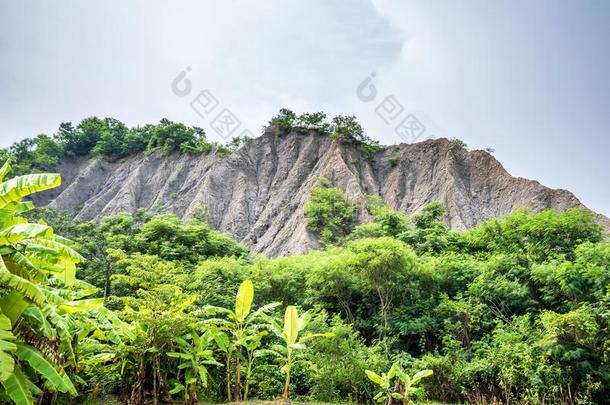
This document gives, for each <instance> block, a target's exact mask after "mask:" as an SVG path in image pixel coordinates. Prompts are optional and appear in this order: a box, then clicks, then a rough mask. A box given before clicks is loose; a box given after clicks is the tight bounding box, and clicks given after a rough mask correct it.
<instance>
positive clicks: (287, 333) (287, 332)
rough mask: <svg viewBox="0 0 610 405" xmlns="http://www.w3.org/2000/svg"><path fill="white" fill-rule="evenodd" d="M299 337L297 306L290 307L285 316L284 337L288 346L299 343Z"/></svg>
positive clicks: (287, 308)
mask: <svg viewBox="0 0 610 405" xmlns="http://www.w3.org/2000/svg"><path fill="white" fill-rule="evenodd" d="M298 335H299V315H298V313H297V309H296V307H295V306H293V305H288V306H287V307H286V313H285V314H284V337H285V339H286V343H287V344H288V346H292V345H294V344H295V343H296V342H297V338H298Z"/></svg>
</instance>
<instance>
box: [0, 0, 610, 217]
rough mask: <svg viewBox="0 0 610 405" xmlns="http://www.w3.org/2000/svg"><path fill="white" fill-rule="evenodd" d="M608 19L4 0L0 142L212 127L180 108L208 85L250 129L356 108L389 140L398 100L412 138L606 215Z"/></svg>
mask: <svg viewBox="0 0 610 405" xmlns="http://www.w3.org/2000/svg"><path fill="white" fill-rule="evenodd" d="M608 21H610V2H609V1H604V0H598V1H594V0H589V1H559V0H549V1H542V0H537V1H535V2H531V1H515V0H510V1H493V2H490V1H484V0H481V1H475V0H472V1H455V0H453V1H449V0H446V1H430V0H426V1H423V0H422V1H418V2H412V1H400V0H396V1H389V0H388V1H384V0H374V1H327V0H326V1H324V0H320V1H311V0H308V1H299V2H297V1H287V0H277V1H220V0H219V1H214V2H213V1H193V2H181V1H103V2H102V1H98V2H93V1H80V0H79V1H76V0H75V1H56V2H49V1H6V0H2V1H0V55H1V58H2V60H1V63H0V136H1V141H0V146H2V147H4V146H8V145H10V144H11V143H12V142H14V141H16V140H20V139H22V138H24V137H30V136H34V135H36V134H39V133H47V134H52V133H53V132H55V130H56V129H57V126H58V124H59V123H60V122H63V121H73V122H78V121H79V120H80V119H82V118H84V117H87V116H92V115H96V116H112V117H115V118H118V119H120V120H122V121H124V122H125V123H127V124H128V125H137V124H144V123H155V122H158V121H159V119H161V118H163V117H166V118H169V119H171V120H176V121H181V122H185V123H187V124H190V125H197V126H200V127H203V128H205V129H206V131H207V132H208V135H209V137H210V138H212V139H216V140H220V139H221V138H220V137H219V136H218V135H217V134H215V133H214V131H213V129H212V128H211V127H210V120H211V119H212V118H213V117H212V116H211V115H210V116H207V115H204V114H202V115H201V116H199V115H198V114H196V113H195V112H194V111H193V110H192V109H191V107H190V102H191V101H192V100H193V99H194V98H195V97H197V96H198V95H199V93H200V91H202V90H205V89H208V90H209V92H210V93H209V94H212V95H213V96H214V97H215V99H216V100H217V101H218V105H219V107H218V109H217V110H216V111H219V110H220V109H221V108H227V109H229V110H230V111H232V112H233V114H234V115H235V116H236V117H237V118H238V119H239V120H240V121H241V122H242V125H241V127H240V129H239V131H240V132H241V130H242V129H249V130H250V131H251V132H252V133H253V134H255V135H258V134H259V133H260V128H261V126H262V125H263V124H265V123H266V122H267V121H268V120H269V118H270V117H271V116H273V115H274V114H275V113H276V112H277V110H278V109H279V108H280V107H289V108H292V109H294V110H295V111H297V112H303V111H319V110H324V111H326V112H327V113H328V114H329V115H334V114H354V115H356V116H357V117H358V119H359V121H360V122H361V123H362V124H363V126H364V127H365V129H366V131H367V133H368V135H369V136H371V137H373V138H375V139H378V140H380V141H381V142H382V143H384V144H394V143H399V142H402V141H403V140H402V138H401V137H400V136H398V135H397V134H396V133H395V131H394V129H395V126H396V125H395V124H396V123H397V122H399V121H400V120H402V118H403V117H406V116H408V115H409V114H410V115H412V116H413V117H415V118H416V119H417V120H418V121H419V122H420V123H421V124H422V125H423V126H424V127H425V132H424V133H423V135H422V138H420V139H423V137H440V136H444V137H448V138H460V139H462V140H464V141H465V142H466V143H467V144H468V145H469V147H470V148H487V147H489V148H494V149H495V150H496V152H495V156H496V157H497V158H498V159H499V160H500V161H501V162H502V163H503V165H504V167H505V168H506V169H507V170H508V171H509V172H510V173H511V174H513V175H516V176H522V177H527V178H531V179H535V180H538V181H540V182H541V183H543V184H545V185H547V186H550V187H553V188H565V189H568V190H570V191H572V192H574V193H575V194H576V196H577V197H579V198H580V199H581V201H583V203H585V204H586V205H587V206H589V207H590V208H592V209H594V210H596V211H598V212H602V213H604V214H606V215H610V181H609V180H608V179H609V176H610V169H609V168H610V163H609V158H610V156H609V151H610V24H609V23H608ZM187 67H188V68H189V69H190V71H188V72H187V75H186V79H188V80H189V82H190V84H191V91H190V92H188V94H186V95H184V96H179V95H177V94H176V92H175V91H172V81H173V80H174V79H175V78H176V77H177V76H178V75H179V74H180V73H181V72H182V71H185V69H187ZM372 73H373V74H374V77H372V76H371V74H372ZM367 77H372V81H370V82H367V83H365V85H363V86H361V91H360V93H358V92H357V88H358V86H359V85H360V84H361V83H362V82H363V80H365V79H366V78H367ZM369 85H370V86H369ZM184 86H185V82H184V81H180V82H179V87H178V88H179V89H181V90H183V89H185V87H184ZM371 86H373V87H371ZM373 88H374V90H375V94H374V95H375V97H374V98H373V99H372V100H370V101H366V100H368V99H370V98H371V97H372V93H371V90H372V89H373ZM363 91H364V93H365V97H363V96H362V94H364V93H363ZM184 92H186V91H184ZM184 92H183V93H184ZM357 94H360V97H358V95H357ZM369 96H370V97H369ZM391 96H393V97H394V98H392V99H391V100H393V101H394V103H392V104H391V105H393V106H394V110H393V112H389V113H387V114H389V115H390V117H389V118H388V115H387V114H386V115H385V116H384V117H385V119H386V121H388V122H389V123H386V122H384V120H383V119H382V117H380V116H379V115H378V114H377V113H376V108H377V107H378V106H379V104H381V103H383V102H384V100H386V97H391ZM387 102H388V101H386V104H383V106H385V107H386V110H385V111H386V112H387V111H388V110H389V109H390V108H389V107H388V106H389V104H387ZM396 102H398V103H400V106H402V107H398V104H396ZM398 112H400V114H397V113H398ZM395 117H396V118H395ZM394 118H395V120H398V121H395V120H393V119H394Z"/></svg>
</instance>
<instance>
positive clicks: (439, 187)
mask: <svg viewBox="0 0 610 405" xmlns="http://www.w3.org/2000/svg"><path fill="white" fill-rule="evenodd" d="M393 149H398V150H399V157H398V160H397V161H396V163H395V164H394V165H392V164H391V163H390V160H391V159H390V154H391V152H392V150H393ZM57 171H59V172H60V173H61V174H62V177H63V184H62V187H61V188H60V189H58V190H51V191H48V192H45V193H43V194H42V195H40V197H38V198H37V199H36V201H35V202H37V203H38V204H39V205H45V204H48V205H49V206H50V207H53V208H56V209H60V210H64V211H67V212H69V213H72V214H74V215H76V217H77V218H79V219H87V220H88V219H95V220H98V219H100V218H101V217H103V216H106V215H112V214H116V213H119V212H130V213H132V212H134V211H135V210H136V209H138V208H147V209H151V210H155V211H160V212H173V213H175V214H177V215H178V216H180V217H183V218H189V217H191V216H193V215H194V213H195V210H196V208H197V207H199V206H201V205H204V204H205V205H207V207H208V216H209V222H210V225H211V226H213V227H214V228H216V229H219V230H221V231H224V232H227V233H229V234H230V235H232V236H233V237H234V238H235V239H236V240H238V241H241V242H243V243H245V244H246V245H248V246H249V247H250V248H251V249H252V250H253V251H254V252H259V253H263V254H266V255H269V256H279V255H285V254H293V253H302V252H305V251H307V250H308V249H310V248H315V247H317V242H316V239H315V237H314V236H313V235H311V234H310V233H308V232H307V230H306V226H305V225H306V224H305V220H304V216H303V205H304V204H305V203H306V202H307V200H308V195H309V194H308V193H309V189H310V188H311V187H313V186H314V185H315V182H316V179H317V178H318V177H320V176H324V177H327V178H328V179H330V180H331V182H332V184H333V185H335V186H337V187H340V188H342V189H343V190H345V192H346V196H347V198H348V199H349V200H351V201H352V202H355V203H358V204H360V205H362V206H364V198H363V195H364V194H379V195H381V196H382V197H383V199H384V200H385V201H386V203H387V204H388V205H389V206H390V207H392V208H394V209H397V210H399V211H401V212H403V213H405V214H413V213H416V212H417V211H418V210H420V209H421V208H422V206H423V205H425V204H426V203H428V202H430V201H433V200H440V201H442V202H443V203H444V205H445V208H446V210H447V216H446V221H447V223H448V225H449V226H450V227H452V228H454V229H465V228H469V227H472V226H474V225H476V224H477V223H478V222H480V221H481V220H484V219H488V218H491V217H501V216H503V215H505V214H507V213H509V212H511V211H512V210H513V209H515V208H517V207H520V206H529V207H531V208H533V209H534V210H536V211H538V210H542V209H545V208H555V209H557V210H560V211H563V210H566V209H568V208H571V207H583V205H582V204H581V203H580V201H579V200H578V199H577V198H576V197H575V196H574V195H573V194H571V193H570V192H568V191H565V190H552V189H549V188H547V187H544V186H542V185H541V184H539V183H538V182H536V181H532V180H527V179H523V178H515V177H512V176H511V175H510V174H508V173H507V172H506V171H505V170H504V168H503V167H502V165H501V164H500V163H499V162H498V161H497V160H496V159H495V158H494V157H493V156H491V155H490V154H488V153H487V152H484V151H471V152H469V151H466V150H464V149H461V148H459V147H457V146H456V145H454V144H453V143H452V142H450V141H448V140H446V139H436V140H427V141H424V142H420V143H416V144H401V145H398V146H391V147H386V148H384V149H383V150H382V151H380V152H379V153H377V154H376V155H375V156H374V157H372V158H370V159H367V158H366V157H365V156H364V155H363V154H362V152H361V151H360V150H359V149H357V148H355V147H353V146H351V145H345V144H336V143H334V142H333V141H332V140H331V139H330V138H329V137H328V136H323V135H319V134H315V133H310V134H307V135H302V134H296V133H291V134H288V135H284V136H282V137H277V136H276V135H275V134H274V133H272V132H270V131H269V132H266V133H265V134H263V135H262V136H261V137H259V138H256V139H253V140H251V141H249V142H248V143H247V144H246V145H244V146H242V147H241V148H240V149H239V150H238V151H236V152H235V153H233V154H231V155H230V156H228V157H225V158H220V157H218V156H216V155H215V154H213V153H211V154H208V155H190V154H183V155H180V154H171V155H169V156H164V155H163V154H162V153H161V152H160V151H155V152H153V153H151V154H149V155H147V156H146V155H144V154H141V155H137V156H132V157H129V158H126V159H123V160H120V161H118V162H113V163H107V162H102V161H99V160H88V159H77V160H67V161H64V162H62V164H61V165H60V166H59V167H58V168H57ZM361 212H362V213H361V218H360V221H362V222H364V221H367V220H368V218H367V216H366V213H365V211H364V210H361ZM597 217H598V220H599V221H600V223H602V224H603V225H604V226H606V227H608V225H610V221H609V220H608V218H606V217H604V216H602V215H598V216H597Z"/></svg>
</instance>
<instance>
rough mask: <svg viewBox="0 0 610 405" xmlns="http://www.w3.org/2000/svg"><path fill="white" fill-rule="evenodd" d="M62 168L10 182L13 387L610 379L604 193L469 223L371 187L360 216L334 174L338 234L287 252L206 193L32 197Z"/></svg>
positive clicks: (450, 387)
mask: <svg viewBox="0 0 610 405" xmlns="http://www.w3.org/2000/svg"><path fill="white" fill-rule="evenodd" d="M9 169H10V167H9V166H8V165H5V166H4V167H3V169H2V175H6V174H7V173H8V171H9ZM58 183H59V179H58V177H57V176H56V175H43V174H41V175H33V176H25V177H16V178H14V179H11V180H5V182H4V183H2V184H0V202H1V204H2V207H0V208H2V211H1V213H2V214H1V215H2V217H1V218H2V222H1V226H2V229H1V230H0V235H2V236H1V238H0V243H1V245H2V246H1V248H2V261H1V262H0V264H4V266H2V268H3V269H4V270H2V271H3V272H4V276H2V278H1V280H0V281H1V285H2V290H1V292H0V311H1V315H0V324H1V326H2V334H1V341H0V343H1V346H0V347H1V349H2V352H1V356H0V371H1V373H0V382H1V383H2V387H3V389H2V392H1V393H0V395H2V397H3V400H6V401H10V400H12V401H14V402H15V403H18V404H27V403H33V402H34V401H38V402H39V403H53V402H65V401H69V400H72V401H75V400H76V402H82V401H84V400H85V399H86V398H99V397H101V396H103V395H106V394H112V395H115V396H117V397H119V398H121V399H122V400H124V401H129V402H130V403H132V404H142V403H146V402H149V401H150V402H157V401H159V402H166V401H170V400H174V401H179V402H182V401H184V402H185V403H190V404H192V403H195V402H196V401H198V400H206V401H214V402H218V401H235V400H241V399H243V400H246V399H253V398H257V399H276V398H280V397H283V398H284V399H288V398H292V399H295V400H303V401H332V402H339V401H341V402H343V401H352V402H361V403H370V402H371V401H372V400H373V398H374V397H376V398H378V399H379V400H381V401H384V400H387V401H388V402H391V401H401V402H402V403H408V402H410V401H411V400H414V399H421V398H428V399H433V400H439V401H443V402H453V401H468V402H480V403H489V402H503V403H524V404H525V403H527V404H532V403H565V404H572V403H604V402H605V400H606V398H607V397H608V395H610V392H609V391H608V390H609V387H610V369H609V366H610V364H609V357H608V356H609V354H610V353H609V347H610V337H609V334H608V322H609V314H610V289H609V287H608V286H609V281H610V243H608V241H607V240H604V238H603V235H602V233H601V230H600V227H599V226H598V225H597V224H596V223H595V221H594V219H593V217H592V215H591V214H590V213H589V212H588V211H584V210H576V209H573V210H568V211H567V212H565V213H559V212H556V211H553V210H547V211H543V212H540V213H537V214H532V213H531V212H529V211H527V210H519V211H516V212H514V213H512V214H510V215H508V216H507V217H505V218H503V219H493V220H490V221H487V222H484V223H482V224H481V225H479V226H478V227H476V228H474V229H471V230H468V231H463V232H456V231H451V230H449V229H448V228H447V227H446V226H445V225H444V224H443V223H442V222H441V221H440V219H441V217H442V215H443V207H442V205H441V204H439V203H432V204H430V205H428V206H427V207H426V208H424V209H423V210H422V211H421V212H420V213H419V214H417V215H415V216H413V217H406V216H404V215H402V214H401V213H399V212H396V211H394V210H392V209H390V208H388V207H387V206H385V205H384V204H383V202H382V201H381V200H380V199H379V198H376V197H374V196H370V197H368V201H369V203H368V205H367V207H366V209H367V210H368V211H369V212H370V215H371V217H372V218H373V219H374V220H373V221H372V222H370V223H367V224H361V225H356V224H355V223H354V222H353V221H351V220H350V218H351V216H352V214H353V208H352V207H351V206H350V203H349V202H348V201H347V200H346V199H345V196H344V195H343V191H342V190H341V189H339V188H334V187H332V185H331V184H329V182H328V181H325V180H320V182H319V183H318V185H317V186H316V188H314V189H313V190H312V192H311V196H310V202H309V204H308V206H307V208H306V211H307V212H306V214H305V215H306V218H307V221H308V227H309V228H310V230H311V232H313V233H314V234H316V235H319V237H320V239H321V241H322V242H323V243H324V246H325V247H324V249H323V250H318V251H311V252H310V253H308V254H306V255H300V256H290V257H280V258H275V259H269V258H265V257H262V256H256V255H252V254H250V253H249V252H248V250H247V249H246V248H245V247H244V246H243V245H240V244H238V243H236V242H234V241H233V240H231V239H230V238H229V237H227V236H225V235H224V234H222V233H219V232H217V231H215V230H213V229H211V228H210V227H209V226H208V225H207V224H206V210H205V209H204V208H202V209H201V210H199V212H198V214H197V215H196V217H195V218H194V219H192V220H191V221H189V222H186V223H185V222H183V221H181V220H180V219H178V218H177V217H175V216H173V215H167V214H166V215H158V214H153V213H150V212H146V211H139V212H138V213H136V214H135V215H128V214H121V215H116V216H112V217H107V218H104V219H103V220H102V221H101V222H100V223H94V222H80V221H76V220H74V219H73V218H71V217H70V216H69V215H66V214H62V213H60V212H56V211H53V210H49V209H35V210H32V208H33V207H32V206H31V204H28V203H20V199H21V198H22V197H25V196H27V195H28V194H30V193H32V192H36V191H39V190H44V189H47V188H51V187H54V186H57V185H58ZM338 214H339V215H338ZM25 218H28V220H29V222H27V221H28V220H26V219H25ZM331 218H335V221H329V219H331ZM56 233H57V234H61V235H62V237H59V236H56ZM67 238H69V239H67ZM77 252H79V253H77ZM0 270H1V269H0ZM2 271H0V273H1V272H2Z"/></svg>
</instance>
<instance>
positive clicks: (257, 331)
mask: <svg viewBox="0 0 610 405" xmlns="http://www.w3.org/2000/svg"><path fill="white" fill-rule="evenodd" d="M253 300H254V285H253V284H252V281H251V280H245V281H244V282H242V283H241V285H240V286H239V289H238V291H237V296H236V297H235V309H234V310H229V309H226V308H220V307H213V306H206V307H205V308H204V312H206V313H210V312H212V313H221V314H224V315H226V318H223V319H219V318H213V319H208V320H207V321H206V323H207V324H208V326H211V328H212V329H213V330H214V333H213V336H214V339H215V340H216V342H217V346H218V348H219V349H220V350H221V351H222V352H223V353H224V354H225V360H226V361H225V362H226V367H227V369H226V390H227V401H229V402H230V401H240V400H241V399H242V395H241V391H242V387H241V367H242V361H246V363H247V367H246V391H245V393H244V396H245V397H246V398H247V393H248V388H249V379H250V377H251V375H250V374H251V372H252V364H253V362H254V351H255V350H256V349H257V348H258V346H260V340H261V339H262V338H263V336H264V335H265V332H264V330H263V329H264V328H265V327H266V323H265V322H260V321H261V319H262V316H263V315H264V314H266V313H268V312H270V311H271V310H273V308H275V307H277V306H278V305H279V303H277V302H274V303H271V304H267V305H263V306H262V307H260V308H258V309H257V310H256V311H254V312H251V309H252V301H253ZM244 352H245V353H244ZM233 358H235V385H234V387H233V394H231V366H232V363H233Z"/></svg>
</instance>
